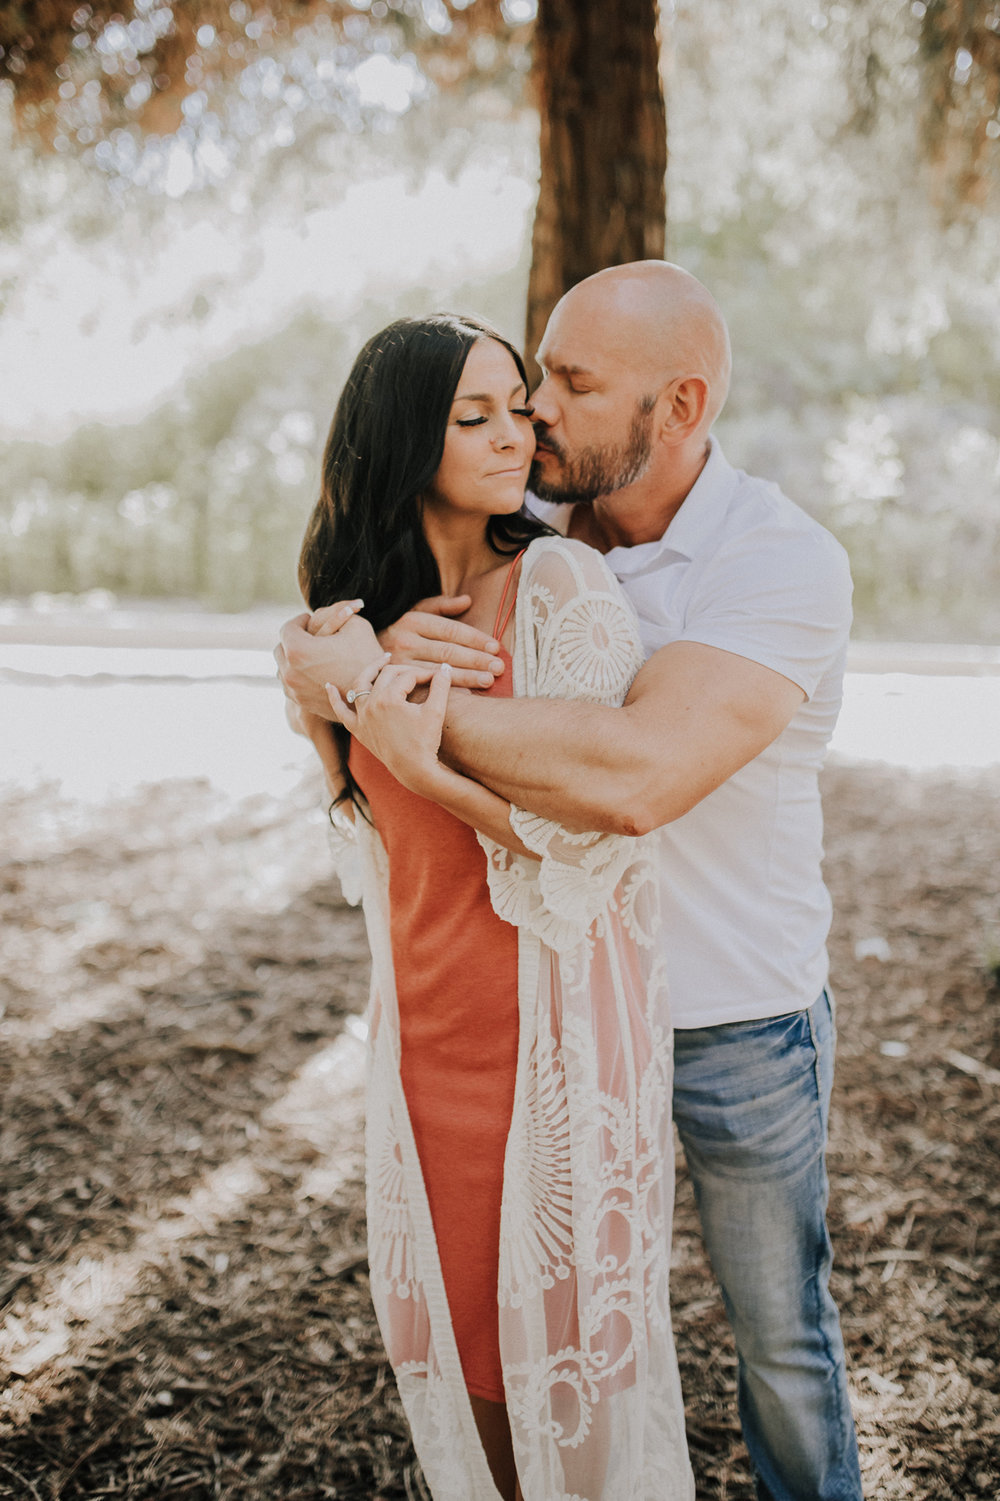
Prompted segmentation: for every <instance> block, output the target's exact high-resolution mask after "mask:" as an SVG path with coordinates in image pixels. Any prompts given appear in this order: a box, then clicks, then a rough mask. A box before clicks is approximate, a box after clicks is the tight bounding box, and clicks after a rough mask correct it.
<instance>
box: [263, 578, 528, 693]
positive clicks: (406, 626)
mask: <svg viewBox="0 0 1000 1501" xmlns="http://www.w3.org/2000/svg"><path fill="white" fill-rule="evenodd" d="M470 603H471V601H470V599H469V597H468V595H460V596H457V597H455V596H452V597H448V596H445V595H441V596H438V597H437V598H435V599H426V600H421V601H419V603H418V604H416V605H415V606H414V607H413V609H412V610H408V611H407V613H406V614H405V615H403V616H402V617H401V618H400V619H399V620H397V621H396V623H395V624H394V625H391V626H389V627H387V629H386V630H384V631H383V632H382V633H381V635H380V636H378V637H377V636H376V635H375V632H374V631H373V630H372V628H371V626H370V625H369V624H368V622H367V621H366V620H364V619H363V618H362V617H361V615H360V614H359V613H358V609H359V602H358V601H356V600H354V601H350V602H344V603H343V604H338V605H330V606H328V607H327V608H326V609H324V610H317V611H315V612H314V613H313V614H312V615H309V614H303V615H296V616H295V618H294V620H289V621H286V623H285V624H284V625H283V626H282V628H281V644H280V645H279V646H278V647H277V648H276V649H275V653H274V659H275V661H276V662H277V664H278V675H279V677H280V678H281V682H282V686H283V688H284V690H285V693H286V695H287V696H288V697H289V698H290V699H291V700H292V701H293V702H294V703H296V704H297V705H299V707H300V708H302V709H305V710H307V711H308V712H309V713H312V714H319V715H321V716H322V717H323V718H325V719H332V718H333V717H334V715H333V709H332V707H331V704H330V700H329V698H328V697H327V693H326V684H327V683H333V684H334V685H335V686H336V687H337V688H339V689H340V691H341V693H345V692H346V691H347V689H348V688H349V687H350V686H351V684H352V683H354V682H355V681H356V680H357V679H358V678H359V677H360V675H361V674H362V673H363V672H364V671H365V670H366V669H367V668H369V667H371V666H372V665H373V663H375V662H377V661H381V659H382V657H383V656H384V654H385V653H386V652H390V653H391V655H392V660H393V662H394V663H396V664H397V665H403V664H406V665H408V666H413V667H430V668H433V667H436V666H440V665H443V664H444V663H448V664H449V665H450V666H451V668H452V682H453V683H454V685H455V686H456V687H457V688H488V687H489V686H490V684H491V683H492V682H493V679H494V676H495V675H496V674H497V673H498V672H500V671H502V670H503V663H502V662H501V660H500V658H499V657H498V656H497V655H496V650H497V643H496V641H495V640H494V639H493V638H492V637H490V636H487V635H486V633H485V632H484V631H478V630H476V629H475V627H474V626H470V625H466V624H465V623H464V622H463V621H461V620H456V619H453V618H452V617H453V616H455V615H460V614H462V613H463V612H464V611H465V610H467V609H468V608H469V605H470ZM361 608H363V606H362V607H361Z"/></svg>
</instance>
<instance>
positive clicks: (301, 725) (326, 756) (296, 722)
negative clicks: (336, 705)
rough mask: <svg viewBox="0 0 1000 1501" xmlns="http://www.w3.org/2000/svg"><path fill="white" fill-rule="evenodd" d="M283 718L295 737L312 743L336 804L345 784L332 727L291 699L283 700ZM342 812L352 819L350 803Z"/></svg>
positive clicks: (326, 720)
mask: <svg viewBox="0 0 1000 1501" xmlns="http://www.w3.org/2000/svg"><path fill="white" fill-rule="evenodd" d="M285 718H286V719H287V720H288V724H289V727H290V728H291V729H293V730H294V731H295V733H296V735H304V736H305V738H306V739H307V740H311V741H312V745H313V749H314V750H315V752H316V754H317V756H319V759H320V764H321V766H322V767H323V780H324V782H325V783H326V788H327V791H328V792H329V794H330V797H331V799H332V801H333V802H336V801H337V799H338V798H339V797H340V795H341V793H342V792H343V791H344V788H345V787H346V785H347V783H346V782H345V781H344V773H343V771H342V770H341V765H340V752H339V750H338V749H337V742H336V741H335V740H334V738H333V725H332V724H331V723H330V721H329V720H328V719H323V718H322V717H321V716H320V715H319V714H310V713H309V711H308V709H300V708H299V706H298V704H295V703H293V702H292V701H291V699H286V700H285ZM344 811H345V812H346V813H347V816H348V817H349V818H353V816H354V808H353V805H352V804H351V803H349V802H346V803H345V804H344Z"/></svg>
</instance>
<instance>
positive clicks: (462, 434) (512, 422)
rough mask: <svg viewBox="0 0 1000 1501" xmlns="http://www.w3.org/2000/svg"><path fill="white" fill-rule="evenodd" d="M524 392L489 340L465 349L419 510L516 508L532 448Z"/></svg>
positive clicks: (483, 512) (507, 359)
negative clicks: (436, 458)
mask: <svg viewBox="0 0 1000 1501" xmlns="http://www.w3.org/2000/svg"><path fill="white" fill-rule="evenodd" d="M527 396H528V393H527V391H526V390H525V388H524V382H523V381H522V379H521V377H520V375H519V374H518V370H517V366H516V365H515V364H514V361H513V359H512V358H511V356H510V353H509V352H508V351H507V350H506V349H505V348H504V346H503V345H502V344H498V343H497V341H496V340H495V339H478V340H477V341H476V343H475V344H473V346H472V348H471V349H470V350H469V353H468V357H467V359H466V361H465V367H464V369H463V370H462V374H461V375H460V377H459V381H458V386H457V387H456V390H455V398H454V400H453V401H452V404H451V412H450V413H449V416H448V427H447V430H446V432H445V439H444V452H443V454H442V455H441V463H440V465H439V466H438V471H437V474H435V476H434V482H433V484H432V485H431V488H430V490H429V491H428V493H427V494H426V495H425V496H424V511H425V514H427V513H437V514H438V515H439V516H443V515H445V514H446V513H451V514H452V515H454V514H458V513H461V514H465V515H476V516H483V517H485V516H497V515H500V514H507V513H510V512H513V511H517V510H520V508H521V505H522V504H523V501H524V487H525V485H526V483H527V479H528V470H529V468H530V467H531V460H532V458H533V456H534V452H535V433H534V429H533V428H532V425H531V408H530V407H529V406H528V404H527Z"/></svg>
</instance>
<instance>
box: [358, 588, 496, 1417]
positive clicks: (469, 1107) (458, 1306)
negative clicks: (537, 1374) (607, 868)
mask: <svg viewBox="0 0 1000 1501" xmlns="http://www.w3.org/2000/svg"><path fill="white" fill-rule="evenodd" d="M517 562H518V559H517V558H515V559H514V562H513V563H512V564H511V571H510V574H509V575H508V580H507V582H508V585H509V584H510V583H511V580H512V578H513V572H514V568H515V567H516V564H517ZM506 594H507V590H505V591H504V599H506ZM512 604H513V601H512V602H511V607H512ZM507 619H509V610H508V611H507V615H506V619H505V618H504V600H501V604H500V610H499V611H498V616H497V621H496V624H495V626H494V635H495V637H496V639H497V640H499V639H500V637H501V635H502V634H503V630H504V629H505V627H506V623H507ZM500 656H501V657H502V658H503V662H504V669H505V670H504V672H503V674H502V675H501V676H500V677H499V678H496V679H494V682H493V686H492V687H491V688H489V689H486V690H485V691H486V692H487V693H488V694H492V695H493V696H495V697H501V698H509V697H510V696H511V692H512V686H511V678H512V662H511V658H510V655H509V653H508V652H507V651H506V650H505V649H504V648H503V647H501V649H500ZM350 767H351V773H352V775H353V776H354V778H355V780H356V781H357V783H358V785H359V786H360V788H361V790H362V792H363V793H364V795H365V798H366V800H367V802H368V806H369V808H370V810H371V817H372V821H373V822H374V824H375V827H376V829H377V830H378V832H379V834H380V836H381V838H382V842H383V844H384V845H385V850H386V854H387V856H388V860H389V922H390V936H391V940H392V959H393V967H394V969H395V973H396V993H397V999H398V1004H399V1029H400V1045H401V1066H400V1072H401V1076H402V1084H403V1092H404V1094H405V1096H406V1104H407V1109H408V1110H409V1114H410V1121H411V1124H412V1127H413V1134H414V1138H415V1141H416V1145H417V1151H418V1153H419V1156H420V1166H421V1170H422V1172H423V1178H424V1185H425V1188H426V1190H427V1199H428V1203H429V1206H430V1212H431V1218H432V1220H433V1223H434V1235H435V1238H436V1240H437V1247H438V1255H439V1257H440V1262H441V1275H442V1278H443V1280H444V1286H445V1291H446V1293H447V1296H448V1306H449V1309H450V1312H451V1320H452V1327H453V1328H454V1331H455V1342H456V1344H457V1346H458V1352H459V1356H460V1358H461V1362H462V1373H463V1376H464V1378H465V1383H466V1386H467V1388H468V1390H469V1391H470V1392H471V1393H472V1395H473V1396H476V1397H485V1398H486V1399H487V1400H489V1401H492V1402H503V1401H504V1400H505V1398H504V1387H503V1376H502V1372H501V1366H500V1345H499V1338H500V1336H499V1313H498V1306H497V1278H498V1273H499V1257H500V1200H501V1195H502V1192H503V1161H504V1150H505V1148H506V1144H507V1134H508V1131H509V1129H510V1119H511V1109H512V1106H513V1101H514V1079H515V1073H516V1069H517V1041H518V1001H517V941H518V940H517V929H516V928H515V927H512V926H511V924H510V923H507V922H504V921H503V919H502V918H500V917H498V916H497V914H496V913H495V912H494V910H493V907H492V906H491V904H490V896H489V890H488V887H487V878H486V857H485V855H484V853H483V850H482V847H481V846H480V844H479V842H478V840H477V839H476V835H475V832H474V830H473V829H472V828H470V827H469V825H468V824H465V823H462V822H461V821H460V820H459V819H457V818H455V817H454V815H453V814H451V813H448V812H446V811H445V810H444V809H443V808H440V807H438V805H437V804H436V803H431V802H428V801H427V800H426V799H425V798H422V797H418V796H417V795H416V793H413V792H410V791H408V790H407V789H406V788H405V787H403V786H402V785H401V784H400V783H399V782H397V780H396V778H395V777H394V776H392V775H391V774H390V773H389V772H388V771H387V770H386V769H385V767H384V766H383V765H382V763H381V761H379V760H378V759H377V758H376V757H375V756H373V755H372V754H371V752H370V751H368V750H366V749H365V747H364V746H363V745H361V744H360V743H359V742H358V741H357V740H355V741H353V742H352V744H351V757H350Z"/></svg>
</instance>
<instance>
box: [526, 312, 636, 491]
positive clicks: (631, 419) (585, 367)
mask: <svg viewBox="0 0 1000 1501" xmlns="http://www.w3.org/2000/svg"><path fill="white" fill-rule="evenodd" d="M629 355H630V351H629V350H628V348H627V343H626V341H625V340H624V339H623V338H622V336H621V334H620V332H619V331H617V330H615V328H614V327H613V326H612V325H610V323H609V319H608V318H607V316H604V317H602V316H600V314H599V313H595V312H594V310H593V309H588V308H587V307H586V305H585V304H582V303H581V302H579V301H578V302H577V303H576V304H575V303H574V300H573V298H572V296H571V297H570V298H569V299H568V300H567V301H564V302H563V303H561V304H560V305H559V307H557V308H556V310H555V312H554V313H553V315H552V317H551V319H550V320H549V325H548V328H547V329H546V331H545V335H544V337H543V339H542V343H541V347H540V349H539V351H538V363H539V365H540V366H541V367H542V372H543V379H542V382H541V384H540V385H539V386H538V388H537V390H536V391H535V392H534V394H533V396H532V398H531V401H532V405H533V406H534V409H535V435H536V438H537V442H538V447H537V450H536V454H535V460H534V463H533V464H532V466H531V475H530V478H529V480H528V485H529V488H530V489H531V490H533V491H534V493H535V494H536V495H537V496H538V497H539V499H540V500H553V501H562V502H567V503H572V502H582V503H585V504H586V503H591V502H593V501H595V500H597V499H599V498H600V497H602V496H605V495H612V494H614V493H615V491H617V490H622V489H624V488H625V487H626V486H627V485H631V484H633V483H634V482H635V481H636V480H637V479H640V478H641V477H642V475H643V474H644V473H645V472H646V470H647V468H648V467H649V462H650V457H651V453H652V442H653V409H654V407H655V405H656V393H655V392H651V391H649V390H646V389H644V386H643V381H642V378H641V376H639V375H637V374H636V371H635V365H634V363H633V361H632V360H631V359H630V358H629Z"/></svg>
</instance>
